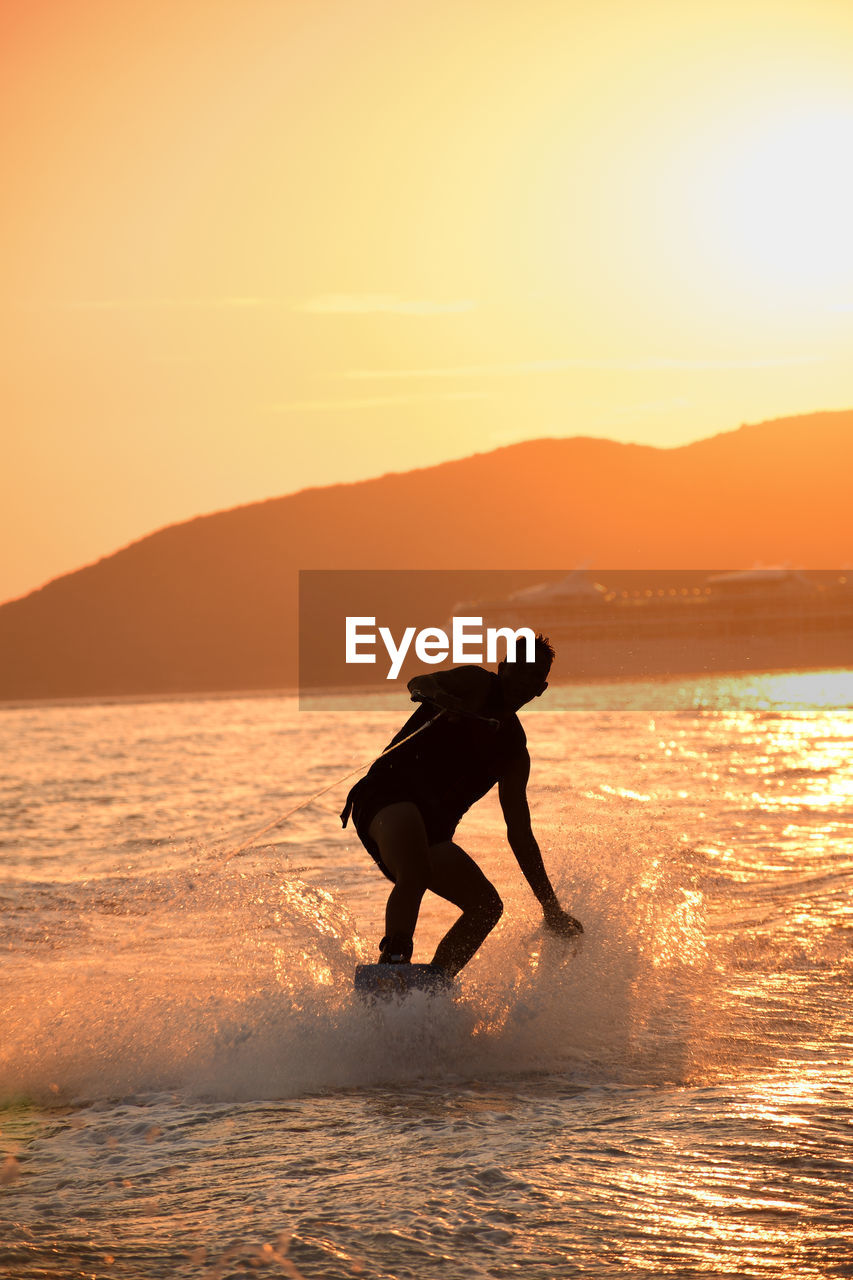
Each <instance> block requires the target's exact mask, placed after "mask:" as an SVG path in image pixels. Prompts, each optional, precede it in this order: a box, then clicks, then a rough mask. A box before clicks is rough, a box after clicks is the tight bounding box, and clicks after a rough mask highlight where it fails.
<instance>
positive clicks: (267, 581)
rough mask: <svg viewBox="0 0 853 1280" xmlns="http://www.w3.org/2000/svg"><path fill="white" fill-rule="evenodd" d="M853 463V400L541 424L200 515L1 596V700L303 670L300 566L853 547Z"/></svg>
mask: <svg viewBox="0 0 853 1280" xmlns="http://www.w3.org/2000/svg"><path fill="white" fill-rule="evenodd" d="M851 474H853V411H844V412H836V413H817V414H812V415H809V416H802V417H795V418H784V419H779V420H776V421H773V422H764V423H761V424H758V425H750V426H743V427H741V428H740V429H739V430H737V431H732V432H728V433H724V434H721V435H717V436H714V437H712V438H709V439H706V440H701V441H699V442H697V443H695V444H690V445H686V446H683V447H681V448H676V449H658V448H652V447H649V446H643V445H627V444H618V443H615V442H613V441H608V440H601V439H590V438H585V437H573V438H569V439H543V440H532V441H527V442H524V443H521V444H514V445H509V446H507V447H505V448H500V449H495V450H494V451H492V452H490V453H484V454H475V455H473V456H471V457H468V458H464V459H462V460H460V461H455V462H447V463H443V464H441V465H439V466H434V467H427V468H423V469H420V470H416V471H409V472H405V473H401V474H390V475H384V476H381V477H379V478H377V479H373V480H367V481H360V482H358V483H354V484H340V485H331V486H328V487H325V488H315V489H306V490H303V491H301V492H299V493H294V494H290V495H288V496H285V497H281V498H274V499H270V500H269V501H266V502H258V503H252V504H250V505H247V506H243V507H237V508H235V509H233V510H229V511H223V512H218V513H215V514H213V515H207V516H201V517H198V518H196V519H194V520H189V521H187V522H185V523H182V524H177V525H172V526H170V527H168V528H165V529H161V530H159V531H158V532H156V533H153V534H151V535H149V536H148V537H145V538H142V539H141V540H140V541H138V542H135V543H133V544H132V545H130V546H128V547H126V548H124V549H123V550H121V551H118V552H117V553H115V554H114V555H110V556H108V557H106V558H105V559H103V560H100V561H98V562H97V563H96V564H93V565H90V566H88V567H86V568H84V569H80V570H78V571H77V572H74V573H69V574H66V575H64V576H63V577H61V578H58V579H56V580H55V581H53V582H50V583H48V585H47V586H45V587H43V588H41V589H40V590H38V591H34V592H32V593H31V594H30V595H28V596H25V597H23V598H22V599H20V600H14V601H11V602H9V603H7V604H5V605H3V606H2V607H0V698H2V699H4V700H19V699H28V698H62V697H80V696H84V697H86V696H91V697H103V696H111V695H124V694H160V693H162V694H169V693H184V692H186V693H192V692H205V691H210V692H213V691H226V690H250V689H252V690H257V689H265V688H285V687H292V686H293V685H295V683H296V671H297V668H296V650H297V634H296V633H297V580H298V571H299V570H300V569H407V570H414V569H460V568H462V569H466V568H470V569H489V570H504V571H505V570H517V571H518V573H519V579H518V580H519V581H524V580H531V579H530V574H531V572H532V571H534V570H535V571H537V572H538V571H544V570H555V571H563V572H565V571H567V570H569V569H571V568H573V567H575V566H576V565H580V564H582V565H585V566H587V567H588V568H590V569H592V570H596V571H601V570H605V569H611V570H619V569H622V570H636V569H657V570H659V569H669V570H688V569H691V570H696V569H702V568H709V569H712V568H721V567H726V568H738V567H749V566H751V565H753V564H757V563H764V564H787V565H792V566H796V567H800V568H831V567H833V566H839V565H845V564H849V562H850V558H851V529H853V521H852V520H851V510H850V508H851V503H850V493H849V490H850V476H851ZM534 576H535V575H534ZM449 589H450V588H447V590H449ZM458 598H459V596H458V595H455V596H453V595H451V597H450V599H438V598H437V599H436V600H435V601H434V602H430V603H433V604H434V607H435V608H436V609H438V610H441V609H443V608H446V607H449V605H451V604H452V603H453V601H454V600H455V599H458ZM436 616H438V617H441V616H443V615H442V614H441V613H440V612H439V613H438V614H437V615H436Z"/></svg>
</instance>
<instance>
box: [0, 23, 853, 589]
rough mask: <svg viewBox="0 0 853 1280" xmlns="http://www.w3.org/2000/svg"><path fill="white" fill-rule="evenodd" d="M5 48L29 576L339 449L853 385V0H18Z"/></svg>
mask: <svg viewBox="0 0 853 1280" xmlns="http://www.w3.org/2000/svg"><path fill="white" fill-rule="evenodd" d="M0 59H2V65H0V100H2V107H3V113H4V119H5V120H6V122H7V127H6V128H5V129H4V131H3V139H2V143H0V147H2V150H0V157H1V158H0V164H2V173H0V179H2V187H3V192H4V197H3V201H2V204H0V224H2V225H0V266H2V273H0V280H2V285H0V290H2V293H0V327H2V340H3V341H2V354H0V397H2V401H0V411H2V422H3V431H4V448H3V462H4V465H3V468H2V472H0V475H2V481H0V484H2V490H1V491H0V498H2V502H0V521H2V529H0V546H2V548H3V555H2V558H0V600H3V599H7V598H10V597H12V596H14V595H17V594H21V593H23V592H25V591H27V590H29V589H31V588H33V587H35V586H38V585H40V584H41V583H42V582H44V581H45V580H46V579H48V578H49V577H52V576H55V575H57V574H59V573H62V572H65V571H67V570H70V569H74V568H76V567H78V566H79V565H81V564H83V563H85V562H87V561H89V560H92V559H95V558H97V557H98V556H100V555H104V554H108V553H109V552H111V551H113V550H115V549H116V548H117V547H119V546H121V545H123V544H124V543H126V542H127V541H129V540H131V539H133V538H136V537H139V536H142V535H144V534H145V533H147V532H150V531H151V530H153V529H155V528H157V527H159V526H160V525H163V524H166V523H170V522H173V521H176V520H181V519H185V518H188V517H190V516H193V515H195V514H198V513H200V512H205V511H211V510H216V509H219V508H222V507H227V506H233V505H235V504H236V503H239V502H249V501H253V500H255V499H259V498H264V497H269V496H273V495H277V494H281V493H286V492H290V491H292V490H294V489H296V488H300V487H303V486H305V485H308V484H326V483H330V482H333V481H338V480H354V479H359V478H362V477H365V476H368V475H373V474H377V473H379V472H382V471H387V470H398V469H406V468H409V467H414V466H421V465H426V464H429V463H433V462H437V461H441V460H444V459H446V458H449V457H457V456H461V455H464V454H467V453H471V452H474V451H476V450H485V449H489V448H493V447H495V446H497V445H500V444H505V443H508V442H510V441H513V440H518V439H523V438H526V437H532V436H541V435H604V436H609V437H612V438H615V439H621V440H632V441H640V442H644V443H650V444H660V445H673V444H678V443H682V442H686V441H688V440H691V439H696V438H697V437H700V436H704V435H710V434H713V433H715V432H717V431H721V430H729V429H732V428H734V427H736V426H738V425H739V424H740V423H741V422H744V421H759V420H761V419H765V418H769V417H774V416H781V415H786V414H793V413H798V412H809V411H812V410H818V409H831V408H848V407H850V406H851V405H853V374H851V370H853V361H851V358H850V356H851V352H850V347H851V337H853V237H851V236H850V232H849V228H850V226H853V5H851V4H850V3H849V0H788V2H787V3H782V2H781V0H774V2H761V3H759V2H758V0H738V2H737V3H728V2H726V0H717V2H716V3H714V4H710V3H707V0H696V2H694V0H644V2H643V3H642V4H638V3H636V2H635V0H599V3H595V4H593V3H589V2H585V3H571V2H569V0H562V2H561V3H557V2H546V0H530V2H529V3H525V4H521V3H517V0H512V2H509V0H488V2H487V0H482V2H480V0H468V2H466V0H453V2H452V3H451V2H450V0H432V2H431V3H430V4H429V5H424V4H421V3H417V4H416V3H414V2H409V0H359V2H358V3H357V4H356V3H353V2H352V0H318V2H317V3H313V2H312V3H302V2H301V0H291V2H288V0H177V2H176V0H144V3H143V2H141V0H140V3H127V4H116V3H115V2H114V0H103V2H102V3H98V2H97V0H62V2H61V3H59V2H58V0H20V2H19V3H15V2H14V0H6V2H5V3H4V5H3V6H2V9H0ZM10 124H11V127H9V125H10Z"/></svg>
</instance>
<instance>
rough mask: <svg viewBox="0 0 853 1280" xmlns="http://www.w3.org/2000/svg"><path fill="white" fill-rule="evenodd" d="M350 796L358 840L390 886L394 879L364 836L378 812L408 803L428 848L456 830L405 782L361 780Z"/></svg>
mask: <svg viewBox="0 0 853 1280" xmlns="http://www.w3.org/2000/svg"><path fill="white" fill-rule="evenodd" d="M350 795H351V798H352V821H353V826H354V827H355V829H356V832H357V833H358V838H359V840H360V841H361V843H362V844H363V845H364V847H365V849H366V850H367V852H368V853H369V854H370V856H371V858H372V859H373V861H374V862H375V863H376V865H377V867H378V868H379V870H380V871H381V872H382V874H383V875H384V876H387V877H388V879H389V880H390V881H391V882H392V883H393V882H394V877H393V875H392V874H391V872H390V871H389V870H388V868H387V867H386V865H385V863H384V862H383V861H382V856H381V854H380V852H379V848H378V846H377V844H376V841H375V840H371V838H370V835H369V834H368V832H369V830H370V824H371V822H372V821H373V819H374V818H375V817H376V815H377V813H379V811H380V809H384V808H385V807H386V806H387V805H389V804H400V803H401V802H402V801H409V802H410V803H411V804H414V805H416V806H417V808H418V810H419V811H420V815H421V817H422V818H423V820H424V827H425V828H426V833H427V840H428V841H429V843H430V844H431V845H433V844H442V843H443V842H444V841H445V840H452V839H453V833H454V831H455V830H456V819H455V818H452V817H450V816H448V815H447V814H444V813H442V812H441V810H440V809H439V806H438V805H437V804H436V803H435V802H434V801H433V800H431V799H430V798H429V797H428V796H425V795H423V794H422V793H421V792H420V791H419V788H418V786H417V784H416V783H413V782H407V781H405V779H402V778H401V779H399V780H396V779H395V780H390V779H381V780H374V779H372V778H364V779H363V780H362V781H361V782H359V783H358V784H357V786H355V787H354V788H353V790H352V792H351V793H350Z"/></svg>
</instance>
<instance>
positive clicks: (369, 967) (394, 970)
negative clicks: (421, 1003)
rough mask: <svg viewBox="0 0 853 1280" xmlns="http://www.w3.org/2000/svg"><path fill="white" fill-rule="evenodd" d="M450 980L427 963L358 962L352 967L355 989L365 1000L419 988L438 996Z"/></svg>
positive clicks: (428, 993) (399, 994) (390, 996)
mask: <svg viewBox="0 0 853 1280" xmlns="http://www.w3.org/2000/svg"><path fill="white" fill-rule="evenodd" d="M452 987H453V982H452V980H451V979H450V978H447V977H445V975H444V974H442V973H441V972H439V971H438V970H436V969H434V968H433V966H432V965H431V964H359V965H356V968H355V991H356V994H357V995H360V996H363V997H364V998H366V999H371V998H372V999H392V998H394V997H397V998H399V997H401V996H405V995H408V994H409V992H410V991H423V992H425V993H426V994H427V995H440V994H441V993H442V992H447V991H450V990H451V989H452Z"/></svg>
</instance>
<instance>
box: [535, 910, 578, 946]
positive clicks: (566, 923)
mask: <svg viewBox="0 0 853 1280" xmlns="http://www.w3.org/2000/svg"><path fill="white" fill-rule="evenodd" d="M544 914H545V924H546V925H547V927H548V928H549V929H551V930H552V931H553V932H554V933H557V934H559V935H560V937H561V938H576V937H577V936H578V934H579V933H583V925H582V924H581V922H580V920H576V919H575V918H574V916H570V915H569V913H568V911H564V910H563V909H562V907H558V906H553V907H546V908H545V909H544Z"/></svg>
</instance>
